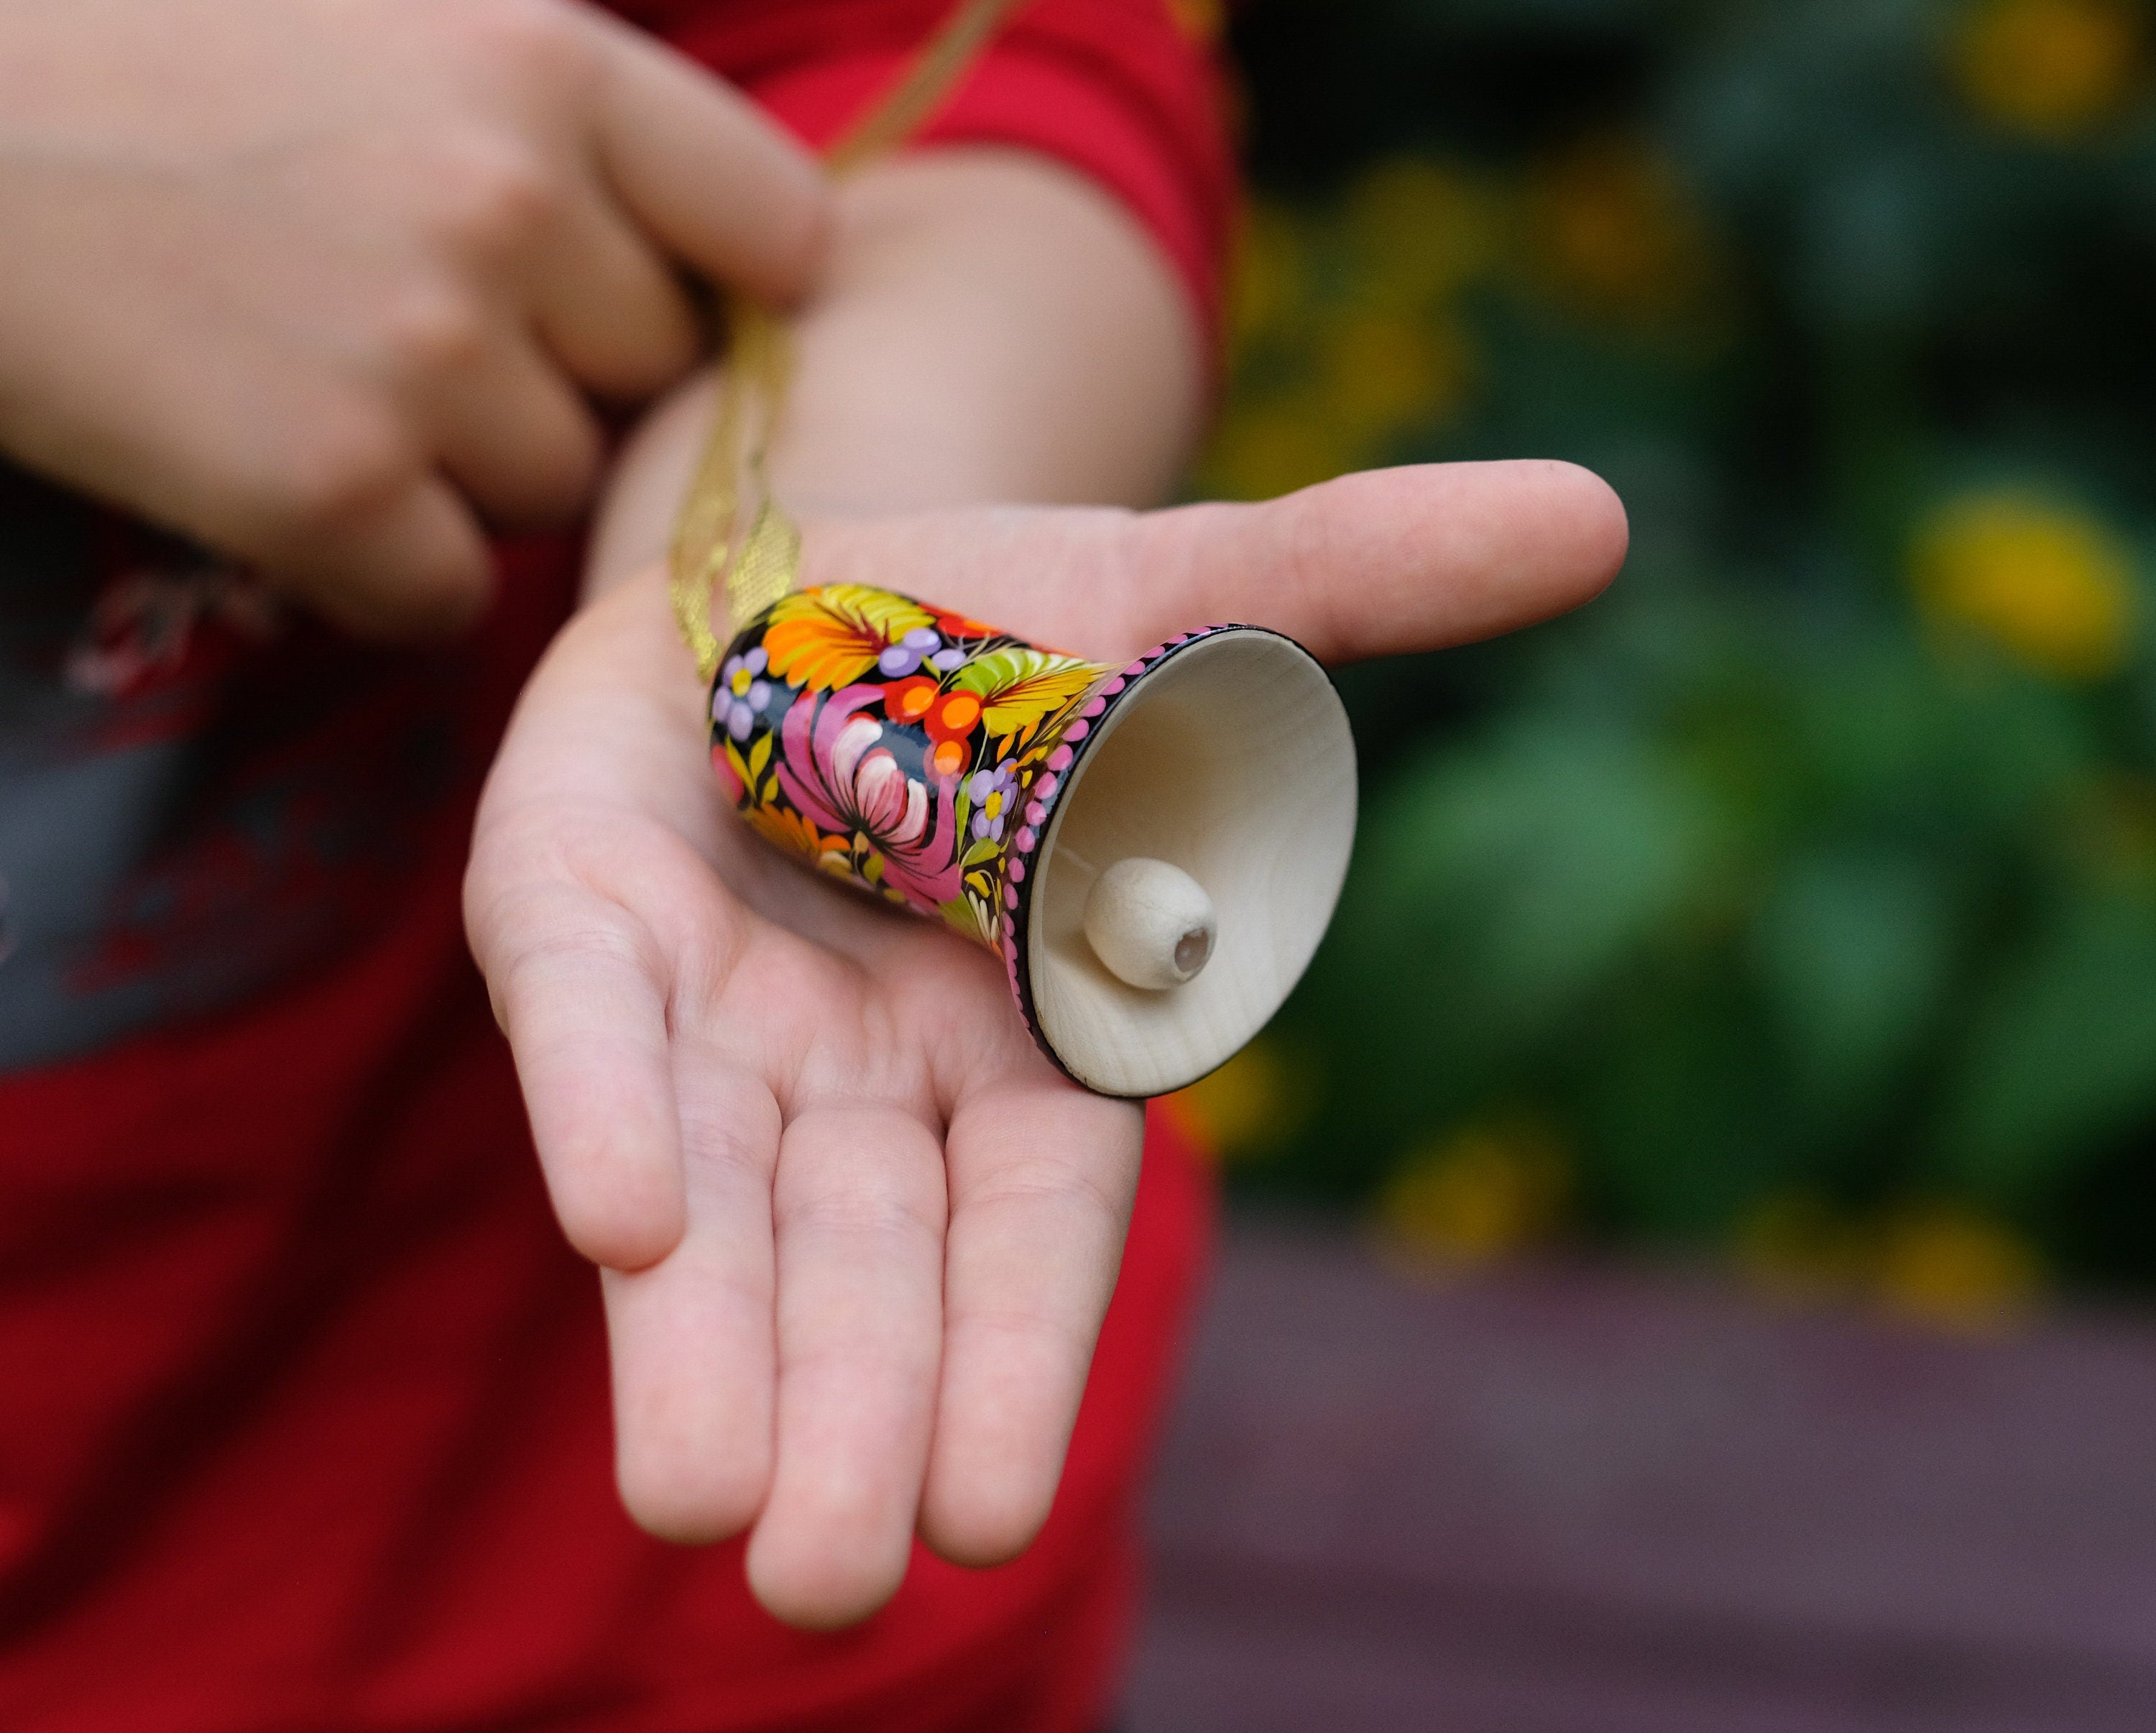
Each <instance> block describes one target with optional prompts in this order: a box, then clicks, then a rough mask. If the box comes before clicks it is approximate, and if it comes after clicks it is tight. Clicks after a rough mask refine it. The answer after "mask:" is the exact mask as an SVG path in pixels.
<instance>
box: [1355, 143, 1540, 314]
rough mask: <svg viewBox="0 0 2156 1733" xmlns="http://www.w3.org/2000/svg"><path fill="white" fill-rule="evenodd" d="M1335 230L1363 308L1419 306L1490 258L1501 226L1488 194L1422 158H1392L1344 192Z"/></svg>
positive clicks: (1450, 288)
mask: <svg viewBox="0 0 2156 1733" xmlns="http://www.w3.org/2000/svg"><path fill="white" fill-rule="evenodd" d="M1341 226H1342V234H1344V235H1345V237H1346V239H1347V244H1348V247H1349V249H1350V251H1351V253H1352V255H1353V258H1354V260H1355V261H1356V265H1357V276H1358V293H1359V296H1360V298H1361V299H1363V301H1368V303H1369V304H1370V305H1372V306H1378V307H1383V308H1384V309H1387V310H1388V311H1394V312H1401V313H1420V312H1424V311H1428V310H1429V309H1430V306H1432V305H1433V304H1434V303H1435V302H1436V301H1440V300H1441V299H1442V298H1443V297H1444V296H1447V295H1450V293H1451V292H1452V291H1454V290H1455V289H1457V288H1459V287H1460V285H1461V284H1463V283H1465V282H1466V281H1467V280H1469V279H1471V278H1472V277H1474V276H1475V275H1477V274H1479V273H1480V272H1481V271H1484V270H1488V269H1489V267H1490V266H1491V265H1492V264H1493V263H1494V262H1495V261H1496V258H1497V255H1498V254H1499V252H1500V251H1501V245H1502V243H1501V234H1502V227H1503V225H1502V223H1501V217H1500V213H1499V212H1498V210H1497V208H1496V201H1495V199H1494V198H1492V197H1491V194H1490V193H1489V192H1488V191H1487V190H1486V188H1483V187H1481V185H1479V184H1477V183H1476V182H1474V181H1472V180H1471V179H1470V178H1469V177H1467V176H1466V175H1465V174H1463V173H1461V172H1459V171H1458V170H1456V169H1455V168H1452V167H1448V166H1446V165H1445V164H1442V163H1439V162H1433V161H1431V160H1430V158H1428V157H1392V158H1390V159H1389V160H1387V161H1385V162H1380V163H1378V165H1377V166H1376V167H1373V168H1371V169H1369V170H1368V171H1366V172H1364V173H1363V176H1362V177H1361V178H1359V179H1358V181H1357V182H1356V183H1355V184H1354V186H1353V188H1350V189H1349V191H1348V193H1347V199H1346V201H1345V203H1344V205H1343V207H1342V212H1341Z"/></svg>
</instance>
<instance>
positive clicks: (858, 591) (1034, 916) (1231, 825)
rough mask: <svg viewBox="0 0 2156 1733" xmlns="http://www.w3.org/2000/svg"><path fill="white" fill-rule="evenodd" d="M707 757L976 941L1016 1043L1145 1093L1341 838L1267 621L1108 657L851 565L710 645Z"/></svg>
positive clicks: (1295, 969) (802, 836) (1224, 1044)
mask: <svg viewBox="0 0 2156 1733" xmlns="http://www.w3.org/2000/svg"><path fill="white" fill-rule="evenodd" d="M711 759H712V764H713V766H714V768H715V769H716V770H717V772H718V774H719V776H720V779H721V782H723V783H724V784H726V786H727V789H728V790H729V792H730V793H731V795H732V796H733V798H734V800H735V802H736V804H737V805H738V806H739V807H740V808H741V809H742V813H743V815H744V816H745V817H746V818H747V820H748V821H749V822H750V824H751V825H753V826H754V827H755V829H756V830H757V831H758V832H759V833H760V834H762V836H765V837H766V838H767V839H768V840H769V841H773V842H774V843H776V844H778V846H781V847H783V848H786V849H788V850H789V851H793V852H797V853H799V854H801V855H803V856H807V857H808V859H810V860H811V861H814V863H815V864H816V865H817V866H819V867H821V868H822V869H824V871H825V872H829V873H831V874H833V875H834V876H836V877H841V878H844V879H846V880H848V881H850V882H852V883H854V884H855V885H856V886H858V887H860V888H861V889H863V890H865V891H867V892H871V893H873V894H875V895H876V896H878V897H881V898H882V899H884V900H885V901H886V902H893V903H896V904H900V905H902V906H904V907H906V908H911V909H913V910H915V911H916V912H917V913H922V914H927V915H930V916H932V917H935V918H939V919H941V920H943V921H944V922H946V923H948V924H950V925H951V926H952V927H954V928H957V930H958V931H960V932H961V933H964V934H965V935H966V936H967V937H968V938H973V939H975V940H977V941H978V942H979V943H981V944H985V945H987V946H988V947H989V948H990V949H993V951H995V952H996V954H998V956H999V957H1001V958H1002V959H1003V960H1004V969H1005V971H1006V973H1007V974H1008V975H1009V980H1010V985H1011V991H1012V994H1013V995H1014V998H1015V999H1016V1000H1017V1002H1018V1006H1019V1012H1020V1014H1021V1015H1022V1016H1024V1019H1025V1021H1026V1026H1027V1027H1028V1028H1029V1030H1030V1031H1032V1034H1033V1036H1034V1040H1035V1041H1036V1042H1037V1043H1038V1044H1039V1046H1040V1048H1041V1050H1042V1051H1043V1052H1045V1053H1046V1054H1047V1055H1048V1057H1050V1059H1052V1060H1053V1061H1054V1062H1055V1063H1056V1064H1057V1065H1058V1066H1060V1067H1061V1068H1062V1069H1063V1070H1064V1071H1065V1072H1067V1073H1068V1074H1069V1075H1070V1077H1073V1078H1075V1080H1076V1081H1077V1082H1081V1083H1082V1084H1084V1085H1085V1086H1086V1088H1089V1089H1093V1090H1096V1091H1097V1092H1099V1093H1102V1094H1107V1095H1118V1096H1148V1095H1157V1094H1163V1093H1168V1092H1169V1091H1172V1090H1174V1089H1178V1088H1182V1087H1183V1086H1184V1085H1185V1084H1187V1083H1190V1082H1194V1081H1196V1080H1197V1079H1198V1078H1199V1077H1203V1076H1204V1074H1205V1073H1206V1072H1209V1071H1211V1070H1212V1069H1214V1067H1216V1066H1218V1065H1219V1064H1221V1063H1222V1062H1224V1061H1225V1060H1226V1059H1228V1058H1229V1057H1231V1056H1232V1055H1234V1054H1235V1052H1236V1051H1237V1050H1238V1049H1240V1047H1241V1046H1243V1045H1244V1044H1245V1042H1247V1041H1249V1040H1250V1037H1251V1036H1254V1035H1255V1034H1256V1033H1257V1032H1258V1031H1259V1030H1260V1028H1262V1027H1263V1026H1265V1022H1266V1021H1268V1020H1269V1019H1270V1017H1271V1016H1272V1014H1273V1013H1274V1011H1276V1010H1278V1009H1279V1007H1280V1005H1281V1000H1284V999H1285V998H1286V996H1287V995H1288V993H1289V991H1290V990H1291V989H1292V988H1293V987H1294V985H1295V984H1296V981H1297V980H1299V979H1300V978H1301V974H1302V972H1303V970H1304V969H1305V968H1306V966H1307V965H1308V964H1309V962H1310V959H1311V957H1312V954H1313V953H1314V952H1315V951H1316V950H1317V944H1318V941H1319V939H1320V938H1322V937H1323V936H1324V933H1325V928H1326V927H1327V924H1328V923H1330V921H1331V919H1332V910H1333V906H1334V904H1335V903H1336V902H1337V901H1338V899H1339V894H1340V887H1341V884H1342V881H1343V879H1344V878H1345V877H1346V875H1347V857H1348V853H1349V851H1350V849H1351V847H1352V846H1353V840H1354V831H1355V806H1356V792H1355V750H1354V743H1353V737H1352V736H1351V734H1350V733H1349V731H1348V727H1347V713H1346V712H1345V710H1344V709H1343V708H1342V706H1341V703H1340V699H1339V696H1338V694H1337V693H1336V692H1334V691H1333V688H1332V682H1331V681H1329V680H1328V679H1327V677H1326V676H1325V672H1324V671H1323V670H1322V668H1320V667H1319V666H1318V665H1317V661H1316V660H1315V659H1314V658H1312V656H1311V655H1310V654H1309V652H1308V651H1305V650H1304V649H1303V648H1302V647H1301V645H1298V644H1296V643H1295V642H1294V641H1293V640H1291V639H1289V638H1286V637H1283V636H1281V635H1280V634H1278V633H1276V632H1270V631H1267V630H1263V629H1262V628H1260V627H1255V626H1242V625H1224V626H1214V627H1209V628H1207V629H1205V630H1202V631H1197V632H1190V633H1186V634H1183V635H1181V636H1179V637H1177V638H1174V639H1172V640H1169V641H1168V643H1166V644H1163V645H1159V646H1158V648H1156V649H1154V650H1152V651H1148V652H1147V654H1146V655H1144V656H1141V657H1139V658H1138V659H1137V661H1134V662H1132V663H1131V664H1129V665H1128V666H1126V667H1123V668H1120V669H1117V668H1113V667H1109V666H1103V665H1101V664H1097V663H1091V662H1086V661H1081V660H1080V659H1079V658H1077V657H1075V656H1064V655H1061V654H1060V653H1059V652H1056V651H1046V650H1043V649H1041V648H1039V646H1037V645H1031V644H1028V643H1026V642H1025V641H1024V640H1022V639H1019V638H1017V637H1014V636H1013V635H1011V634H1009V633H1007V632H1004V631H1001V630H998V629H997V628H995V627H993V626H988V625H982V624H981V623H980V622H978V621H977V620H969V619H967V618H965V617H964V616H962V615H954V614H952V613H951V612H950V611H949V610H947V609H938V608H936V607H933V606H932V605H930V604H924V603H921V602H917V601H915V600H914V599H911V598H910V597H906V596H901V595H899V594H896V593H895V592H891V591H888V590H880V589H872V588H870V587H867V586H864V585H858V584H850V585H835V586H827V587H824V588H823V589H806V590H801V591H798V592H795V593H794V594H790V595H787V596H785V597H783V598H782V599H780V600H778V602H776V603H774V604H771V605H770V606H769V607H767V608H766V609H763V610H762V611H761V612H760V613H758V614H757V615H755V616H754V617H753V618H752V619H751V620H750V621H749V623H748V625H747V627H745V628H744V629H743V630H742V631H741V632H740V633H738V634H737V635H736V636H735V638H734V639H733V640H732V642H731V644H730V645H728V646H727V651H726V658H725V660H724V661H723V663H722V664H721V666H720V668H719V671H718V674H717V677H716V679H715V681H713V684H712V688H711Z"/></svg>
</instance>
